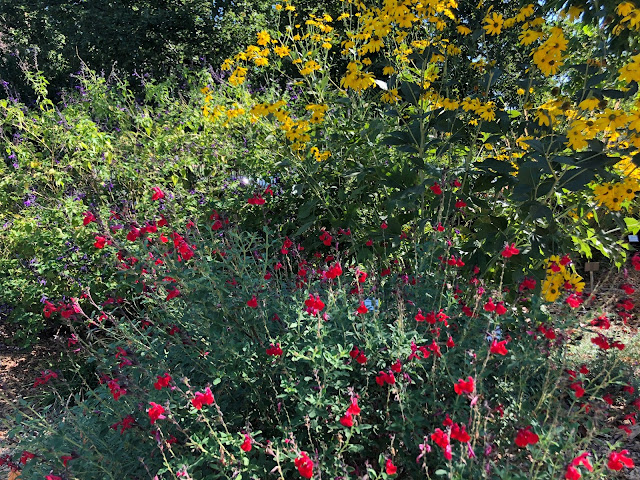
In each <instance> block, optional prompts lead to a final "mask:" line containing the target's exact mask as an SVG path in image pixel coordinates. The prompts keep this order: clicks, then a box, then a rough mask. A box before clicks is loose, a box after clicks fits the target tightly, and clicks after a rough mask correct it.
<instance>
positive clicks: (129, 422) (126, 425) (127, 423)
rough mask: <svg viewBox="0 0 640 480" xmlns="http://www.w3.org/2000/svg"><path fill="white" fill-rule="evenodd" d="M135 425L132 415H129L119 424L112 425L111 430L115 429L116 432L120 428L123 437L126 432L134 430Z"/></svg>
mask: <svg viewBox="0 0 640 480" xmlns="http://www.w3.org/2000/svg"><path fill="white" fill-rule="evenodd" d="M134 423H135V419H134V418H133V417H132V416H131V415H127V416H126V417H124V418H123V419H122V420H120V421H119V422H116V423H114V424H113V425H111V428H113V429H114V430H117V429H118V426H120V435H122V434H123V433H124V431H125V430H128V429H130V428H133V424H134Z"/></svg>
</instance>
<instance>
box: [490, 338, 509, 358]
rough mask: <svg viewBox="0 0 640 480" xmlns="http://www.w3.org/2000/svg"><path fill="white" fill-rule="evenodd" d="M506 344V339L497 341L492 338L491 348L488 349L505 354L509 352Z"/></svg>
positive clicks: (498, 353)
mask: <svg viewBox="0 0 640 480" xmlns="http://www.w3.org/2000/svg"><path fill="white" fill-rule="evenodd" d="M506 345H507V341H506V340H502V341H501V342H498V340H496V339H493V342H492V343H491V348H490V349H489V351H490V352H491V353H495V354H497V355H506V354H507V353H509V352H508V351H507V347H506Z"/></svg>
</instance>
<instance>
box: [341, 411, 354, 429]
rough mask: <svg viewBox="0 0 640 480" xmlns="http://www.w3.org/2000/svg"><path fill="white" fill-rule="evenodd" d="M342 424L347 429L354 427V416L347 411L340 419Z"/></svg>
mask: <svg viewBox="0 0 640 480" xmlns="http://www.w3.org/2000/svg"><path fill="white" fill-rule="evenodd" d="M340 424H341V425H343V426H345V427H347V428H351V427H353V415H352V414H351V413H349V411H347V413H345V414H344V415H343V416H342V417H341V418H340Z"/></svg>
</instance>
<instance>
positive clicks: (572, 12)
mask: <svg viewBox="0 0 640 480" xmlns="http://www.w3.org/2000/svg"><path fill="white" fill-rule="evenodd" d="M583 11H584V10H583V9H582V8H580V7H576V6H573V5H572V6H571V7H569V11H568V12H567V17H568V18H569V20H577V19H578V18H579V17H580V15H582V12H583Z"/></svg>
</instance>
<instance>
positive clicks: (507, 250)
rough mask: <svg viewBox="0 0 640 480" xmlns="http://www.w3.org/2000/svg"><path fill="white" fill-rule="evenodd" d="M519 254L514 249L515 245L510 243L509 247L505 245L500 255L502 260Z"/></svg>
mask: <svg viewBox="0 0 640 480" xmlns="http://www.w3.org/2000/svg"><path fill="white" fill-rule="evenodd" d="M519 253H520V250H519V249H518V248H516V244H515V243H512V244H511V245H509V244H506V245H505V247H504V249H503V250H502V252H501V253H500V255H502V256H503V257H504V258H510V257H513V256H514V255H518V254H519Z"/></svg>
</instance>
